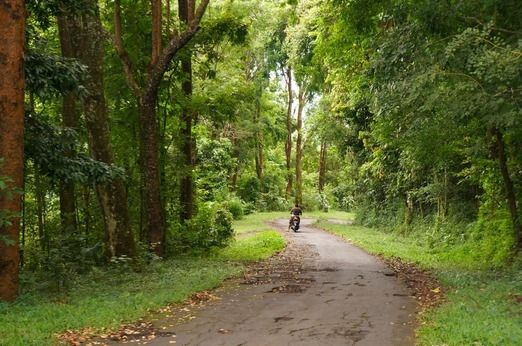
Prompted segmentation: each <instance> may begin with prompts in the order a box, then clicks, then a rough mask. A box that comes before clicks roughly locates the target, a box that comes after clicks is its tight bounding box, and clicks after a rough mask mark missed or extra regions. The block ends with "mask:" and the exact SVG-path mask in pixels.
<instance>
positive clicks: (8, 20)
mask: <svg viewBox="0 0 522 346" xmlns="http://www.w3.org/2000/svg"><path fill="white" fill-rule="evenodd" d="M24 4H25V1H22V0H4V1H2V4H1V6H0V71H1V72H0V158H1V160H2V161H1V162H0V177H2V178H0V179H3V178H5V177H7V178H8V179H10V181H9V182H8V188H9V189H11V190H12V189H15V190H19V191H21V189H22V186H23V176H24V86H25V85H24V69H23V57H24V35H25V6H24ZM19 191H18V192H17V191H14V193H13V195H12V196H8V194H5V193H2V194H0V211H2V212H8V213H13V214H14V216H13V217H11V218H10V222H11V224H10V225H5V226H2V227H0V300H4V301H12V300H14V299H16V295H17V293H18V284H19V281H18V280H19V279H18V275H19V263H20V246H19V237H20V217H19V215H20V212H21V208H22V203H21V201H22V196H21V193H19Z"/></svg>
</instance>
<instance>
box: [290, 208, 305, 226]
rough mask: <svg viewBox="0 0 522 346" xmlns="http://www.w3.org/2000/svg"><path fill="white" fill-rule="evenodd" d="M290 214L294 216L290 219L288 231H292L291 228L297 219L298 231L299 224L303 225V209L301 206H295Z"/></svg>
mask: <svg viewBox="0 0 522 346" xmlns="http://www.w3.org/2000/svg"><path fill="white" fill-rule="evenodd" d="M290 214H291V215H292V216H291V217H290V222H289V224H288V229H290V227H291V226H292V221H293V220H294V219H295V220H296V221H297V224H296V229H295V230H297V229H299V224H300V223H301V217H300V216H301V215H302V214H303V210H302V209H301V207H299V204H297V203H296V204H295V206H294V207H293V208H292V210H290Z"/></svg>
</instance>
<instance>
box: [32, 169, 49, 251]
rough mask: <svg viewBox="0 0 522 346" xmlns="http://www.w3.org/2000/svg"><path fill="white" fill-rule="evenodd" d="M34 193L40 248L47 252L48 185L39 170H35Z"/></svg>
mask: <svg viewBox="0 0 522 346" xmlns="http://www.w3.org/2000/svg"><path fill="white" fill-rule="evenodd" d="M34 189H35V192H34V195H35V200H36V219H37V223H38V240H39V242H40V249H41V250H42V251H43V252H45V251H47V250H48V246H47V244H48V239H47V235H46V233H45V212H46V209H47V207H46V205H45V204H46V203H45V191H46V187H45V186H44V185H43V182H42V176H41V174H40V173H39V172H37V171H35V172H34Z"/></svg>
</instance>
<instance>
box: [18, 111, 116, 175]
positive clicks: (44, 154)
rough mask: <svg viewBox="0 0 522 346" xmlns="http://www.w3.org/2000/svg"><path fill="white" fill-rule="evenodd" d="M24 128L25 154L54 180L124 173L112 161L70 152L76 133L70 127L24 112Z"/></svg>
mask: <svg viewBox="0 0 522 346" xmlns="http://www.w3.org/2000/svg"><path fill="white" fill-rule="evenodd" d="M25 129H26V131H25V148H26V150H25V153H26V155H27V157H28V158H29V159H31V160H32V161H33V162H34V164H35V165H36V166H37V167H38V169H39V170H40V171H41V172H42V173H43V174H45V175H47V176H49V177H51V178H52V179H55V180H56V181H65V182H69V181H72V182H81V183H87V182H94V183H105V182H109V181H111V180H113V179H115V178H124V177H125V175H124V172H123V170H122V169H121V168H119V167H117V166H115V165H108V164H106V163H104V162H101V161H96V160H94V159H93V158H91V157H90V156H88V155H86V154H84V153H79V152H74V151H73V148H74V147H76V146H77V145H76V143H77V140H78V135H77V133H76V131H75V130H73V129H71V128H63V127H62V128H60V127H58V126H54V125H51V124H49V123H47V122H45V121H42V120H40V119H38V118H36V117H34V116H28V117H26V119H25Z"/></svg>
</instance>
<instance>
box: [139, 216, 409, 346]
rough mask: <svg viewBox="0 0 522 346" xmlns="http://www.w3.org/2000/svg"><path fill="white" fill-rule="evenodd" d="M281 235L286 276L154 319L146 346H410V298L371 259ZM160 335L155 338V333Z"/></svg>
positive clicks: (320, 241) (316, 237) (317, 235)
mask: <svg viewBox="0 0 522 346" xmlns="http://www.w3.org/2000/svg"><path fill="white" fill-rule="evenodd" d="M310 223H311V222H310V220H305V219H303V222H302V227H301V230H300V232H299V233H293V232H286V226H287V221H286V220H280V221H277V223H275V224H274V225H276V226H277V227H279V228H280V229H281V230H282V231H283V230H284V232H283V233H284V234H285V236H286V237H287V240H288V241H289V246H288V247H289V249H287V250H286V251H287V252H289V256H291V255H292V251H293V253H294V254H298V253H299V254H301V255H302V261H301V266H300V269H299V270H295V272H294V274H295V275H294V277H293V278H289V277H288V276H286V278H285V275H281V274H278V273H277V272H275V273H272V274H271V280H270V282H263V281H261V282H260V283H259V284H257V285H240V286H239V287H235V288H229V289H224V290H222V292H219V293H218V294H219V295H220V296H221V297H220V299H218V300H214V301H211V302H208V303H207V304H204V306H202V307H201V308H195V311H192V310H191V312H190V314H193V317H191V319H190V320H189V321H187V322H182V323H179V322H176V324H175V322H174V321H173V320H172V319H173V318H171V320H169V319H162V320H159V321H156V322H155V323H154V325H155V326H156V327H158V329H159V330H162V332H161V333H159V334H158V335H157V337H156V339H154V340H150V341H148V344H150V345H172V344H176V345H209V346H210V345H212V346H215V345H314V346H315V345H361V346H362V345H373V346H385V345H401V346H404V345H406V346H407V345H414V343H415V342H414V333H413V328H414V326H413V322H414V319H415V316H414V314H415V300H414V299H413V298H412V297H411V294H410V292H409V291H408V289H407V288H406V287H405V286H404V284H402V283H401V282H400V281H398V280H397V278H396V277H395V276H394V275H393V272H391V271H390V270H388V269H387V268H386V267H385V266H384V264H382V263H381V262H380V261H379V260H377V259H376V258H375V257H373V256H370V255H368V254H367V253H365V252H364V251H362V250H360V249H359V248H357V247H355V246H353V245H350V244H347V243H346V242H344V241H342V240H340V239H339V238H337V237H336V236H334V235H331V234H328V233H326V232H324V231H321V230H319V229H316V228H312V227H310V226H309V225H310ZM161 335H163V336H161Z"/></svg>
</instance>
